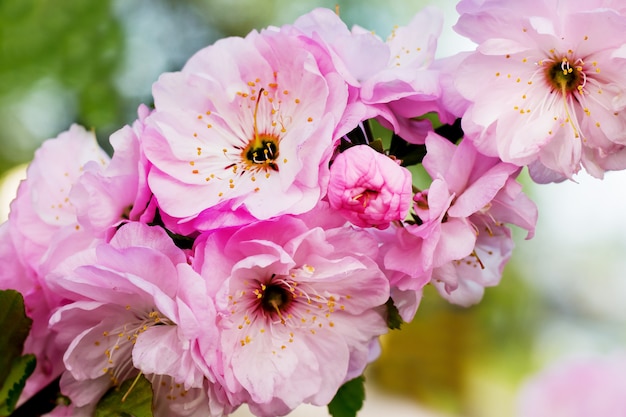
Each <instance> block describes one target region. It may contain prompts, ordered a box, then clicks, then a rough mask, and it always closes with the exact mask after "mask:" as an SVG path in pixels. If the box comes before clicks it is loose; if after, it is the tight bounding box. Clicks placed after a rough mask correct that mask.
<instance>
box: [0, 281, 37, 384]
mask: <svg viewBox="0 0 626 417" xmlns="http://www.w3.org/2000/svg"><path fill="white" fill-rule="evenodd" d="M0 305H1V306H2V308H1V309H0V329H2V333H0V387H2V386H3V384H4V381H5V379H6V378H7V375H8V374H9V372H10V371H11V368H12V367H13V364H14V363H15V361H16V360H18V358H19V357H21V356H22V350H23V349H24V340H26V337H27V336H28V333H29V332H30V326H31V325H32V323H33V321H32V320H31V319H30V318H28V317H26V312H25V310H24V298H23V297H22V294H20V293H19V292H17V291H15V290H4V291H0Z"/></svg>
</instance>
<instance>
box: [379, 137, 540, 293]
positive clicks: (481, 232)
mask: <svg viewBox="0 0 626 417" xmlns="http://www.w3.org/2000/svg"><path fill="white" fill-rule="evenodd" d="M426 148H427V154H426V156H425V158H424V161H423V165H424V168H425V169H426V171H427V172H428V174H430V176H431V177H432V178H433V182H432V184H431V185H430V187H429V189H428V190H425V191H423V192H421V193H418V194H416V195H415V197H414V200H415V205H414V207H413V210H414V213H415V216H417V219H418V221H417V223H416V224H407V225H405V227H403V228H399V229H398V230H397V233H396V240H395V241H393V240H387V241H386V242H385V243H383V248H382V249H381V250H382V252H383V253H385V256H384V261H383V262H384V265H385V268H386V269H388V270H391V271H396V273H395V274H394V275H393V276H394V279H393V280H392V282H391V283H392V285H393V286H395V287H397V288H398V289H399V290H402V291H407V290H414V291H420V290H421V288H422V286H423V285H424V284H425V283H426V282H428V281H429V280H432V281H433V282H434V283H435V285H436V286H437V288H438V289H439V291H440V293H441V294H442V295H443V296H444V297H445V298H447V299H448V300H449V301H451V302H454V303H457V304H461V305H469V304H473V303H476V302H478V301H479V300H480V298H481V297H482V294H483V288H484V287H485V286H490V285H496V284H497V283H498V282H499V279H500V276H501V272H502V268H503V266H504V263H505V262H506V261H507V260H508V258H509V257H510V254H511V249H512V242H511V238H510V232H509V231H508V229H506V228H505V227H504V224H505V223H511V224H515V225H517V226H519V227H522V228H524V229H526V230H528V235H527V238H530V237H532V235H533V232H534V227H535V222H536V220H537V210H536V208H535V205H534V204H533V203H532V202H531V201H530V200H529V199H528V198H527V197H526V196H525V195H524V194H523V193H522V192H521V186H520V185H519V184H518V183H517V182H516V181H515V180H514V177H515V176H516V175H517V173H518V171H519V168H518V167H516V166H515V165H512V164H507V163H504V162H502V161H500V160H499V159H498V158H492V157H487V156H484V155H481V154H480V153H478V152H477V150H476V148H475V147H474V146H473V144H472V142H471V141H469V140H467V139H464V140H462V141H461V143H460V144H459V145H458V146H457V145H454V144H453V143H451V142H449V141H448V140H446V139H444V138H443V137H441V136H439V135H437V134H435V133H430V134H429V135H428V136H427V138H426ZM483 258H484V259H483ZM407 260H410V261H407ZM468 271H469V272H471V273H468Z"/></svg>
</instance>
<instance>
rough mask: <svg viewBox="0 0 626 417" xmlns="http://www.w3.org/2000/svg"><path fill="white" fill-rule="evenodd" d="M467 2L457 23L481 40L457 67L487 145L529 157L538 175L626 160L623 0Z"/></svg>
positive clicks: (526, 161) (522, 161) (470, 115)
mask: <svg viewBox="0 0 626 417" xmlns="http://www.w3.org/2000/svg"><path fill="white" fill-rule="evenodd" d="M458 10H459V12H460V13H461V17H460V19H459V22H458V23H457V25H456V27H455V29H456V30H457V31H458V32H460V33H461V34H463V35H465V36H467V37H469V38H470V39H472V40H473V41H475V42H477V43H479V46H478V48H477V50H476V52H475V53H473V54H471V55H470V56H469V57H468V58H467V59H465V60H464V62H463V63H462V65H461V66H460V67H459V69H458V71H457V73H456V74H457V77H456V86H457V88H458V89H459V91H460V92H461V94H463V95H464V96H465V97H466V98H467V99H469V100H470V101H471V102H472V104H471V105H470V107H469V110H468V111H467V113H466V114H465V115H464V117H463V128H464V130H465V132H466V133H469V134H470V138H471V139H472V140H473V141H474V143H475V144H476V146H477V147H478V149H479V151H481V152H483V153H486V154H487V155H491V156H496V155H497V156H499V157H500V158H502V160H503V161H505V162H510V163H515V164H517V165H520V166H521V165H530V169H531V175H532V176H533V178H534V179H535V180H536V181H538V182H549V181H560V180H563V179H565V178H571V177H572V176H573V175H574V174H575V173H577V172H578V171H579V170H580V168H581V166H582V167H584V168H585V169H586V170H587V171H588V172H589V173H590V174H591V175H593V176H596V177H600V178H601V177H602V175H603V173H604V171H606V170H615V169H623V168H625V167H626V149H625V147H624V145H626V116H625V115H626V113H625V112H624V107H625V106H626V100H625V99H624V97H625V92H626V91H625V87H624V86H625V85H626V59H625V58H626V52H625V50H624V47H623V45H624V44H625V43H626V14H625V13H624V10H623V6H622V5H621V3H620V2H617V1H600V0H595V1H586V2H556V1H553V0H532V1H526V2H516V1H512V0H511V1H509V0H494V1H486V2H483V1H480V2H478V1H475V0H465V1H461V2H460V3H459V5H458ZM474 134H475V135H474Z"/></svg>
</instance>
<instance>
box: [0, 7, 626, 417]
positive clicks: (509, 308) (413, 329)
mask: <svg viewBox="0 0 626 417" xmlns="http://www.w3.org/2000/svg"><path fill="white" fill-rule="evenodd" d="M337 3H338V5H339V7H340V14H341V17H342V18H343V20H344V21H345V22H346V23H347V24H348V25H349V26H351V25H353V24H358V25H361V26H363V27H366V28H368V29H371V30H374V31H376V33H378V34H380V35H381V36H382V37H383V38H384V37H386V36H387V34H388V33H389V32H390V30H391V28H392V27H393V25H396V24H397V25H403V24H406V23H408V21H409V20H410V18H411V17H412V16H413V15H414V14H415V13H416V12H417V11H418V10H420V9H421V8H422V7H423V6H424V5H426V4H436V5H438V6H441V7H442V8H444V9H445V10H446V19H447V20H446V22H445V28H444V34H443V35H442V37H441V40H440V45H439V51H440V52H441V53H440V55H442V56H444V55H447V54H451V53H453V52H456V51H459V50H461V49H464V48H465V47H466V44H464V43H463V42H462V41H460V40H459V39H458V38H455V37H454V35H453V34H452V31H451V29H450V28H451V26H452V24H453V23H454V21H455V20H456V16H455V15H454V4H455V2H454V1H452V0H447V1H402V0H384V1H382V0H375V1H374V0H371V1H368V2H364V1H359V0H342V1H339V2H336V1H332V0H329V1H321V0H320V1H288V0H263V1H261V0H186V1H185V0H116V1H113V0H97V1H95V0H94V1H89V0H56V1H54V0H0V126H1V127H2V128H1V129H0V177H2V173H4V172H6V171H8V170H10V169H11V168H13V167H16V166H18V165H20V164H23V163H25V162H28V161H29V160H30V159H32V156H33V152H34V149H36V147H38V146H39V145H40V144H41V142H42V141H44V140H45V139H47V138H50V137H54V136H56V135H57V134H58V133H59V132H61V131H63V130H66V129H67V128H68V127H69V125H70V124H71V123H73V122H77V123H80V124H82V125H84V126H86V127H88V128H92V129H94V130H95V132H96V134H97V136H98V139H99V141H100V142H101V144H102V146H103V147H105V148H108V143H107V138H108V136H109V135H110V134H111V133H112V132H113V131H115V130H117V129H118V128H120V127H121V126H122V125H124V124H127V123H132V121H133V120H134V119H135V117H136V109H137V106H138V105H139V104H140V103H146V104H150V103H151V85H152V83H153V82H154V81H156V79H157V78H158V76H159V74H161V73H162V72H165V71H174V70H178V69H180V68H181V67H182V65H183V64H184V62H185V61H186V60H187V59H188V58H189V57H190V56H191V55H192V54H193V53H194V52H195V51H197V50H198V49H200V48H202V47H204V46H206V45H209V44H211V43H213V42H214V41H215V40H217V39H219V38H221V37H224V36H230V35H245V34H246V33H247V32H249V31H250V30H251V29H253V28H257V29H260V28H262V27H265V26H268V25H281V24H284V23H289V22H292V21H293V20H294V19H295V18H296V17H298V16H299V15H301V14H303V13H306V12H307V11H309V10H311V9H312V8H313V7H317V6H323V7H329V8H332V9H334V8H335V5H336V4H337ZM612 178H613V179H612V180H610V181H605V182H604V183H603V185H602V187H601V186H599V185H598V182H597V181H588V180H584V181H582V180H581V181H579V184H574V183H572V184H570V185H556V186H546V187H530V186H529V185H528V186H527V191H528V192H529V193H530V195H531V196H532V197H533V198H535V199H536V201H537V203H538V205H539V209H540V213H541V217H540V223H539V225H538V229H537V237H536V238H535V239H533V240H532V241H530V242H526V241H523V239H521V238H519V237H523V236H518V239H517V241H518V246H519V248H518V250H517V252H516V253H514V256H513V261H512V262H511V263H510V264H509V266H508V267H507V269H506V273H505V277H504V278H503V281H502V284H501V285H500V286H498V287H495V288H491V289H488V290H487V292H486V295H485V298H484V300H483V302H482V303H481V304H479V305H478V306H475V307H472V308H468V309H462V308H457V307H454V306H450V305H449V304H447V303H446V302H444V301H442V300H441V299H440V298H439V297H438V295H437V294H436V291H434V290H433V289H432V288H427V289H426V291H425V295H424V299H423V301H422V305H421V306H420V309H419V311H418V313H417V316H416V319H415V320H414V322H413V323H411V324H409V325H405V327H404V328H403V329H402V330H401V331H393V332H391V333H390V334H389V335H388V336H387V337H386V338H385V339H384V340H383V353H382V356H381V358H380V360H378V361H377V362H376V363H375V364H373V366H371V367H370V368H369V370H368V381H369V383H370V385H371V386H372V387H374V388H375V389H377V390H380V391H381V392H383V393H385V394H386V395H387V394H388V395H393V396H398V397H401V398H405V399H406V398H408V399H410V400H411V401H414V402H415V403H416V404H420V405H422V406H424V407H427V408H431V409H433V410H437V412H439V413H444V414H445V415H454V416H465V417H509V416H511V417H512V416H514V402H515V395H516V391H517V389H518V387H519V385H520V383H521V382H522V381H523V379H524V378H525V377H526V376H528V375H529V374H531V373H532V372H534V371H535V370H537V369H540V368H541V367H543V366H544V365H545V364H546V363H548V362H550V361H551V360H554V359H557V358H560V357H563V356H567V355H575V354H584V353H586V352H609V351H612V350H616V349H620V347H621V346H624V343H625V342H626V337H625V333H624V328H625V326H624V324H626V303H624V302H623V300H624V295H626V285H625V284H623V283H622V282H623V281H624V276H623V275H624V273H623V271H624V270H625V268H624V265H622V264H620V263H619V259H620V258H621V256H620V254H621V253H624V250H626V238H625V236H626V227H625V226H622V225H620V224H619V223H617V225H616V221H611V219H613V220H614V219H615V218H619V217H620V214H619V213H623V212H624V210H626V202H624V201H622V200H623V199H619V200H616V199H615V194H613V192H614V190H615V189H616V188H617V187H621V186H623V184H624V182H625V181H624V180H625V178H624V176H623V175H622V176H618V175H616V176H613V177H612ZM526 182H527V183H528V181H526ZM585 184H590V185H587V187H591V188H585ZM590 189H592V190H594V192H597V194H595V195H594V197H593V198H590V191H589V190H590ZM12 192H14V191H12ZM621 194H623V192H622V193H621ZM621 194H620V195H621ZM555 196H556V198H555ZM611 196H612V197H611ZM608 197H611V198H608ZM603 198H606V200H603ZM602 204H604V205H607V206H611V207H612V208H613V210H612V211H610V213H609V214H608V215H607V214H605V215H603V216H597V214H596V213H597V210H598V207H604V206H602ZM605 208H606V207H605ZM611 213H612V214H611ZM565 214H567V215H565ZM600 217H604V218H605V219H604V220H605V221H604V222H603V219H602V218H600ZM607 219H608V221H609V223H608V225H607V223H606V220H607ZM0 220H1V219H0ZM616 260H618V263H615V261H616Z"/></svg>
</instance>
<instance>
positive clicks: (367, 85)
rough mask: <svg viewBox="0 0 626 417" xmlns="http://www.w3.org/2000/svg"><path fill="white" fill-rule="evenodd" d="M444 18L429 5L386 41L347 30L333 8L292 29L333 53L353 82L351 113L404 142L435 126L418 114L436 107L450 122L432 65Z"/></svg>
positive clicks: (415, 139) (315, 13)
mask: <svg viewBox="0 0 626 417" xmlns="http://www.w3.org/2000/svg"><path fill="white" fill-rule="evenodd" d="M442 22H443V17H442V13H441V11H440V10H439V9H437V8H434V7H426V8H424V9H423V10H422V11H420V12H419V13H417V14H416V15H415V16H414V17H413V19H412V20H411V22H410V23H409V24H408V25H406V26H402V27H398V28H395V29H394V30H393V31H392V34H391V35H390V36H389V38H388V39H387V41H386V42H384V41H383V40H381V39H380V38H379V37H378V36H376V35H374V34H373V33H372V32H371V31H368V30H365V29H363V28H361V27H358V26H355V27H354V28H352V30H350V29H348V27H347V26H346V24H345V23H344V22H343V21H342V20H341V19H340V18H339V17H338V16H337V15H336V14H335V13H334V12H333V11H331V10H329V9H315V10H313V11H312V12H310V13H307V14H306V15H304V16H302V17H300V18H299V19H297V20H296V22H295V23H294V28H295V29H297V30H299V31H302V33H303V34H305V35H306V36H307V37H309V38H310V40H309V42H316V43H318V44H320V45H322V46H323V47H324V48H325V49H327V50H328V51H329V53H330V55H331V57H332V60H333V64H334V65H335V67H336V68H337V70H338V72H339V73H340V74H341V75H342V76H343V77H344V79H345V80H346V82H347V83H348V84H349V85H350V100H349V102H350V105H349V116H347V117H349V118H353V119H356V120H355V121H356V122H358V121H360V120H364V119H368V118H374V117H376V118H378V120H380V122H381V123H382V124H383V125H384V126H386V127H389V128H390V129H393V130H394V131H395V132H396V133H397V134H399V135H400V136H402V137H403V138H405V139H406V140H408V141H410V142H413V143H424V137H425V135H426V133H427V132H428V131H429V130H432V126H431V124H430V122H428V121H426V120H419V119H416V118H417V117H418V116H422V115H424V114H426V113H428V112H431V111H438V112H439V113H440V117H441V118H442V119H443V120H445V121H446V122H451V121H452V119H451V116H450V115H449V113H448V112H447V111H446V109H445V108H444V107H442V106H441V105H440V102H439V99H440V96H441V90H440V85H439V71H438V70H433V69H431V68H430V65H431V64H432V63H433V61H434V54H435V50H436V47H437V38H438V37H439V34H440V33H441V27H442Z"/></svg>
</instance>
